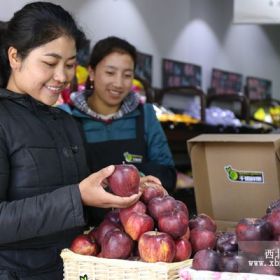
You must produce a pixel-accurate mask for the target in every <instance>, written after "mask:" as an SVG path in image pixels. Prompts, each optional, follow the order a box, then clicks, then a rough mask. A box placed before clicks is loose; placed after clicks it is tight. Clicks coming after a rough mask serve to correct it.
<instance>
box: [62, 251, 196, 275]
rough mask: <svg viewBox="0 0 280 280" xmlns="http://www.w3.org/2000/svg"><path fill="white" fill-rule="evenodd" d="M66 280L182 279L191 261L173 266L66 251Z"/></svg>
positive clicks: (64, 256)
mask: <svg viewBox="0 0 280 280" xmlns="http://www.w3.org/2000/svg"><path fill="white" fill-rule="evenodd" d="M61 257H62V259H63V264H64V280H109V279H110V280H133V279H135V280H136V279H137V280H152V279H155V280H179V279H181V278H180V276H179V270H180V269H182V268H186V267H191V264H192V260H190V259H189V260H185V261H182V262H173V263H164V262H157V263H146V262H142V261H133V260H120V259H107V258H99V257H94V256H84V255H80V254H75V253H73V252H72V251H71V250H69V249H63V250H62V252H61Z"/></svg>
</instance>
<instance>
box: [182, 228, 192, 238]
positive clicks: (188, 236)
mask: <svg viewBox="0 0 280 280" xmlns="http://www.w3.org/2000/svg"><path fill="white" fill-rule="evenodd" d="M190 233H191V231H190V228H189V227H188V228H187V231H186V233H185V234H183V235H182V236H181V237H180V238H181V239H184V240H189V239H190Z"/></svg>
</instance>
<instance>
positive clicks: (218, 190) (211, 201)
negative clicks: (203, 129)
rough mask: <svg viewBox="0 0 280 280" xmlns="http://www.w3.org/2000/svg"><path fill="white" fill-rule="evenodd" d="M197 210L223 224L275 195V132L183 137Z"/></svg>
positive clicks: (278, 142)
mask: <svg viewBox="0 0 280 280" xmlns="http://www.w3.org/2000/svg"><path fill="white" fill-rule="evenodd" d="M187 148H188V151H189V155H190V158H191V165H192V173H193V179H194V190H195V199H196V206H197V211H198V213H206V214H208V215H210V216H211V217H212V218H214V219H215V220H217V221H218V223H219V224H220V225H222V226H223V227H226V226H228V227H230V228H233V227H234V224H235V223H236V222H238V221H239V220H240V219H242V218H246V217H262V216H264V215H265V211H266V208H267V206H268V205H269V204H270V203H271V201H273V200H276V199H279V198H280V177H279V176H280V164H279V159H280V157H279V156H280V151H279V149H280V135H276V134H201V135H199V136H197V137H195V138H192V139H190V140H188V141H187Z"/></svg>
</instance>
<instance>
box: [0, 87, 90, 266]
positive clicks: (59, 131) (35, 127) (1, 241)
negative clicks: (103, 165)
mask: <svg viewBox="0 0 280 280" xmlns="http://www.w3.org/2000/svg"><path fill="white" fill-rule="evenodd" d="M87 175H88V169H87V165H86V159H85V154H84V150H83V143H82V139H81V137H80V130H79V127H78V125H77V123H76V122H75V120H73V119H72V118H71V116H69V115H68V114H67V113H65V112H63V111H61V110H60V109H58V108H54V107H49V106H46V105H44V104H42V103H40V102H38V101H36V100H34V99H32V98H31V97H30V96H27V95H22V94H16V93H12V92H9V91H7V90H4V89H0V270H1V269H3V268H5V269H6V268H8V269H10V268H11V269H12V270H16V271H17V270H21V271H23V270H33V271H37V270H40V269H43V270H46V269H48V267H51V266H55V265H56V264H57V262H59V252H60V250H61V249H62V248H64V247H67V246H69V244H70V242H71V240H72V239H73V238H74V236H76V235H77V234H78V233H80V232H81V231H82V229H83V226H84V225H85V218H84V209H83V206H82V203H81V197H80V192H79V190H78V183H79V182H80V181H81V180H82V179H83V178H85V177H86V176H87Z"/></svg>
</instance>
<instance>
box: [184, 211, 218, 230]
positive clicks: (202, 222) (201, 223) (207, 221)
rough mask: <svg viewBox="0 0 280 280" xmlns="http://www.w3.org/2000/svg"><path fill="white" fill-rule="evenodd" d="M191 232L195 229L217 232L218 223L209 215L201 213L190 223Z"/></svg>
mask: <svg viewBox="0 0 280 280" xmlns="http://www.w3.org/2000/svg"><path fill="white" fill-rule="evenodd" d="M189 227H190V230H192V229H194V228H200V229H207V230H210V231H213V232H216V230H217V224H216V222H215V221H214V220H213V219H212V218H211V217H209V216H208V215H206V214H204V213H201V214H199V215H197V216H195V217H194V218H192V219H190V221H189Z"/></svg>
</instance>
